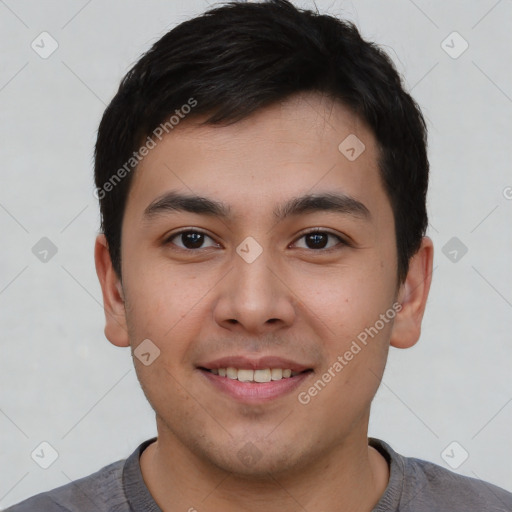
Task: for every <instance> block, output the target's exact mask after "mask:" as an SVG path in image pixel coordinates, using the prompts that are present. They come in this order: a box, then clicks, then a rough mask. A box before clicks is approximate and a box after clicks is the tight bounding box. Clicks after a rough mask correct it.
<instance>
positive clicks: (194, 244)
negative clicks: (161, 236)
mask: <svg viewBox="0 0 512 512" xmlns="http://www.w3.org/2000/svg"><path fill="white" fill-rule="evenodd" d="M174 240H177V242H181V245H180V243H177V242H175V241H174ZM206 240H210V241H211V242H213V243H211V244H210V245H207V246H204V245H203V244H204V243H205V241H206ZM170 243H172V244H174V245H176V246H177V247H179V248H180V249H184V250H194V249H205V248H207V247H216V246H218V244H217V243H216V242H215V241H214V240H213V239H212V238H211V237H209V236H208V235H207V234H206V233H203V232H202V231H197V230H193V229H188V230H183V231H180V232H178V233H174V234H173V235H171V236H170V237H169V238H167V240H166V241H165V244H170Z"/></svg>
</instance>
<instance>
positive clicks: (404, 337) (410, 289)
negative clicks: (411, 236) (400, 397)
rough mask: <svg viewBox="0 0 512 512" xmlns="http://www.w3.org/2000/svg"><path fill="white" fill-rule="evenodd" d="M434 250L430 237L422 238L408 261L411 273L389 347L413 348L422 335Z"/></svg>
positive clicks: (407, 279)
mask: <svg viewBox="0 0 512 512" xmlns="http://www.w3.org/2000/svg"><path fill="white" fill-rule="evenodd" d="M433 260H434V247H433V243H432V240H431V239H430V238H429V237H423V239H422V241H421V246H420V248H419V250H418V251H417V253H416V254H415V255H414V256H413V257H412V258H411V260H410V262H409V271H408V273H407V277H406V279H405V282H404V283H403V284H402V285H401V287H400V290H399V293H398V299H397V300H398V302H399V303H400V304H401V305H402V309H401V310H400V312H399V313H398V314H397V316H396V318H395V321H394V324H393V330H392V332H391V340H390V344H391V346H393V347H396V348H409V347H412V346H413V345H414V344H415V343H416V342H417V341H418V339H419V337H420V334H421V321H422V320H423V314H424V312H425V306H426V304H427V298H428V293H429V290H430V284H431V282H432V266H433Z"/></svg>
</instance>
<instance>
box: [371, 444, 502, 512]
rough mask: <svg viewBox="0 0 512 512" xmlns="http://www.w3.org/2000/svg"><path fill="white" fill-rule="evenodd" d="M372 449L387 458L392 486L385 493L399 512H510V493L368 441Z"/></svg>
mask: <svg viewBox="0 0 512 512" xmlns="http://www.w3.org/2000/svg"><path fill="white" fill-rule="evenodd" d="M372 445H373V446H374V447H375V448H377V449H379V450H380V451H381V452H382V449H383V450H385V451H386V453H387V454H388V456H389V462H390V463H391V477H390V484H391V483H392V482H393V486H392V487H394V489H393V490H392V489H389V490H390V491H391V492H392V493H396V497H397V498H398V499H397V501H398V502H399V510H400V511H403V512H412V511H415V512H416V511H421V512H423V511H431V510H439V511H441V510H443V511H444V510H446V511H450V512H467V511H468V510H478V511H479V512H510V511H512V493H510V492H508V491H506V490H505V489H502V488H500V487H497V486H496V485H493V484H490V483H488V482H485V481H483V480H479V479H477V478H471V477H468V476H463V475H459V474H457V473H455V472H453V471H450V470H448V469H446V468H443V467H442V466H439V465H438V464H434V463H433V462H429V461H426V460H421V459H417V458H413V457H405V456H403V455H400V454H398V453H397V452H395V451H394V450H393V449H392V448H391V447H390V446H389V445H388V444H387V443H385V442H383V441H380V440H377V439H373V440H372ZM383 455H384V454H383ZM390 487H391V486H390Z"/></svg>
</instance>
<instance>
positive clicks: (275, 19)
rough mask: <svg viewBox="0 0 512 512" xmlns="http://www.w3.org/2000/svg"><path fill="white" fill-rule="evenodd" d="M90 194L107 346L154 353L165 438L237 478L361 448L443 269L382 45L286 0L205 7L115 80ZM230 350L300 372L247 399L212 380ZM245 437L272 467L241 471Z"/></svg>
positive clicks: (404, 105) (417, 128) (416, 154)
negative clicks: (97, 227) (394, 355)
mask: <svg viewBox="0 0 512 512" xmlns="http://www.w3.org/2000/svg"><path fill="white" fill-rule="evenodd" d="M95 182H96V187H97V195H98V198H99V200H100V209H101V216H102V234H101V235H100V236H99V237H98V240H97V243H96V266H97V270H98V276H99V278H100V282H101V284H102V290H103V297H104V302H105V310H106V317H107V325H106V328H105V332H106V336H107V338H108V339H109V340H110V341H111V342H112V343H114V344H115V345H119V346H129V345H130V346H131V347H132V350H136V349H137V347H138V346H139V345H140V344H141V342H143V340H151V341H150V343H149V345H141V346H145V347H150V350H149V352H151V353H153V354H155V355H156V354H158V357H156V358H155V359H154V360H152V361H151V364H147V365H146V364H144V363H143V362H142V361H141V360H139V359H138V358H137V357H134V362H135V365H136V368H137V373H138V376H139V380H140V382H141V384H142V387H143V389H144V392H145V393H146V396H147V398H148V400H149V402H150V403H151V405H152V406H153V408H154V409H155V412H156V414H157V418H158V422H159V434H161V435H164V434H163V431H165V432H166V433H167V435H168V436H169V438H173V439H178V440H179V441H180V444H181V446H185V447H187V448H188V449H190V451H191V452H193V453H194V454H195V455H196V456H197V457H200V458H202V460H207V461H210V462H212V463H214V464H215V465H217V466H219V467H223V468H225V469H228V470H231V471H239V472H244V471H245V472H258V471H260V472H264V471H268V470H269V469H272V470H274V471H276V470H280V469H284V468H292V467H297V465H299V464H306V463H311V461H312V460H314V457H315V456H316V455H318V453H320V452H322V451H325V450H327V449H328V448H329V447H330V446H333V445H336V444H339V441H340V439H341V438H345V439H349V438H350V437H351V436H352V437H353V436H361V435H363V434H364V432H365V428H366V426H367V422H368V415H369V408H370V403H371V400H372V399H373V396H374V395H375V392H376V390H377V388H378V384H379V380H380V377H381V376H382V373H383V371H384V367H385V361H386V357H387V350H388V348H389V345H390V344H391V345H394V346H397V347H402V348H405V347H408V346H411V345H412V344H414V343H415V342H416V341H417V339H418V337H419V333H420V324H421V319H422V316H423V311H424V306H425V303H426V298H427V295H428V290H429V285H430V273H431V266H432V245H431V242H430V240H429V239H428V238H426V237H425V236H424V235H425V230H426V226H427V214H426V204H425V201H426V192H427V184H428V160H427V154H426V129H425V123H424V120H423V117H422V115H421V113H420V111H419V108H418V107H417V105H416V103H415V102H414V101H413V99H412V98H411V97H410V96H409V95H408V94H407V93H406V92H405V91H404V89H403V87H402V84H401V80H400V77H399V75H398V74H397V72H396V70H395V68H394V66H393V64H392V63H391V61H390V59H389V58H388V57H387V56H386V55H385V54H384V53H383V51H382V50H380V49H379V48H378V47H377V46H376V45H374V44H373V43H369V42H366V41H364V40H363V39H362V38H361V36H360V34H359V33H358V31H357V29H356V28H355V27H354V26H353V25H351V24H350V23H348V22H344V21H340V20H338V19H336V18H333V17H331V16H326V15H319V14H316V13H313V12H310V11H301V10H298V9H296V8H295V7H294V6H293V5H292V4H290V3H289V2H287V1H285V0H274V1H270V2H264V3H232V4H228V5H225V6H222V7H218V8H215V9H212V10H210V11H208V12H206V13H205V14H204V15H202V16H199V17H197V18H194V19H191V20H189V21H187V22H184V23H182V24H180V25H179V26H177V27H176V28H174V29H173V30H171V31H170V32H169V33H167V34H165V35H164V36H163V37H162V38H161V39H160V40H159V41H157V42H156V43H155V44H154V45H153V47H152V48H151V49H150V50H149V51H148V52H147V53H146V54H144V55H143V56H142V57H141V59H140V60H139V61H138V62H137V63H136V64H135V66H134V67H133V68H132V69H131V70H130V71H129V72H128V74H127V75H126V76H125V78H124V79H123V80H122V82H121V85H120V87H119V90H118V92H117V94H116V96H115V97H114V99H113V100H112V101H111V103H110V105H109V106H108V107H107V109H106V111H105V113H104V115H103V118H102V120H101V124H100V127H99V131H98V139H97V144H96V153H95ZM184 231H187V232H186V233H183V232H184ZM312 231H313V232H312ZM314 231H316V234H315V232H314ZM377 322H379V323H377ZM362 333H366V337H365V336H364V334H362ZM146 343H147V342H146ZM354 343H355V345H354ZM356 347H357V348H356ZM348 352H351V354H352V356H350V355H349V354H348ZM344 354H346V355H347V357H343V356H344ZM235 356H237V357H241V358H244V357H246V358H248V359H247V361H246V363H247V365H249V366H250V365H251V364H253V363H255V362H256V361H259V362H262V359H261V358H262V357H270V358H281V359H286V360H288V362H289V364H290V365H295V366H296V367H297V371H300V372H302V373H301V376H300V379H299V380H297V382H298V384H297V385H296V387H295V388H294V390H293V391H291V392H290V393H288V394H285V395H283V396H280V397H277V398H274V399H272V400H264V401H257V400H256V401H254V402H251V401H250V400H249V401H247V400H245V399H244V400H237V399H234V398H233V397H232V396H228V395H227V394H226V393H224V392H223V391H219V389H217V387H216V386H217V385H216V384H215V383H212V378H213V377H211V375H212V372H211V371H208V370H214V371H215V370H217V369H218V368H222V366H223V365H224V366H225V365H227V364H228V362H229V360H230V358H232V357H235ZM339 357H341V359H342V360H343V363H342V362H341V360H340V358H339ZM150 358H152V356H150ZM226 361H228V362H226ZM336 362H338V365H336V364H335V363H336ZM243 364H245V363H244V362H243V361H241V360H238V359H233V360H232V365H234V366H235V367H241V366H242V365H243ZM262 364H264V365H266V366H275V367H279V365H280V364H285V363H284V362H282V361H281V362H279V361H274V362H273V361H272V360H271V359H267V360H266V361H263V362H262ZM340 365H341V369H340ZM299 367H300V368H299ZM325 375H330V378H329V377H325ZM319 379H320V380H321V381H322V382H323V383H324V384H323V385H322V384H318V381H319ZM326 381H328V382H326ZM315 383H316V385H315ZM312 388H315V389H316V392H315V391H314V390H312ZM320 388H321V389H320ZM301 393H302V394H301ZM301 397H302V399H301ZM308 397H309V398H308ZM284 409H286V410H289V415H290V417H289V419H288V420H286V421H284V422H283V423H282V424H280V421H282V420H283V417H284V416H285V410H284ZM347 411H348V413H347ZM312 417H313V418H315V421H313V422H311V420H308V418H312ZM340 422H341V423H340ZM278 424H280V427H279V429H277V428H276V427H277V425H278ZM306 424H308V430H307V431H305V425H306ZM274 429H275V430H274ZM271 431H272V432H273V433H272V435H269V432H271ZM201 433H202V434H201ZM248 441H251V443H254V444H255V445H254V446H256V447H257V448H256V449H257V450H258V452H257V453H260V454H263V453H269V452H268V451H267V449H270V448H271V449H272V453H273V454H274V455H273V456H272V457H270V456H269V455H267V456H266V457H265V456H263V457H256V458H257V459H258V460H257V461H256V462H254V461H253V462H254V464H252V465H251V466H250V467H248V466H247V464H245V462H244V458H243V456H242V457H241V456H240V453H242V454H243V453H244V452H243V450H244V449H245V450H251V449H254V447H253V448H247V446H246V443H247V442H248ZM258 447H259V448H258ZM254 458H255V457H253V459H254ZM260 459H261V460H260Z"/></svg>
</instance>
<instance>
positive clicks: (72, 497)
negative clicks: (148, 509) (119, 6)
mask: <svg viewBox="0 0 512 512" xmlns="http://www.w3.org/2000/svg"><path fill="white" fill-rule="evenodd" d="M124 462H125V459H123V460H119V461H116V462H113V463H111V464H109V465H108V466H105V467H103V468H101V469H100V470H99V471H96V472H95V473H93V474H91V475H89V476H86V477H83V478H80V479H78V480H75V481H73V482H70V483H69V484H66V485H63V486H61V487H57V488H55V489H52V490H50V491H46V492H43V493H40V494H37V495H35V496H32V497H31V498H28V499H26V500H24V501H22V502H21V503H18V504H17V505H13V506H12V507H9V508H8V509H6V510H5V512H35V511H37V512H75V511H76V512H78V511H80V512H86V511H88V510H90V511H94V512H103V511H107V510H108V511H119V512H124V511H125V510H130V509H129V507H128V508H127V507H126V503H127V501H126V497H125V495H124V491H123V486H122V473H123V466H124Z"/></svg>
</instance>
